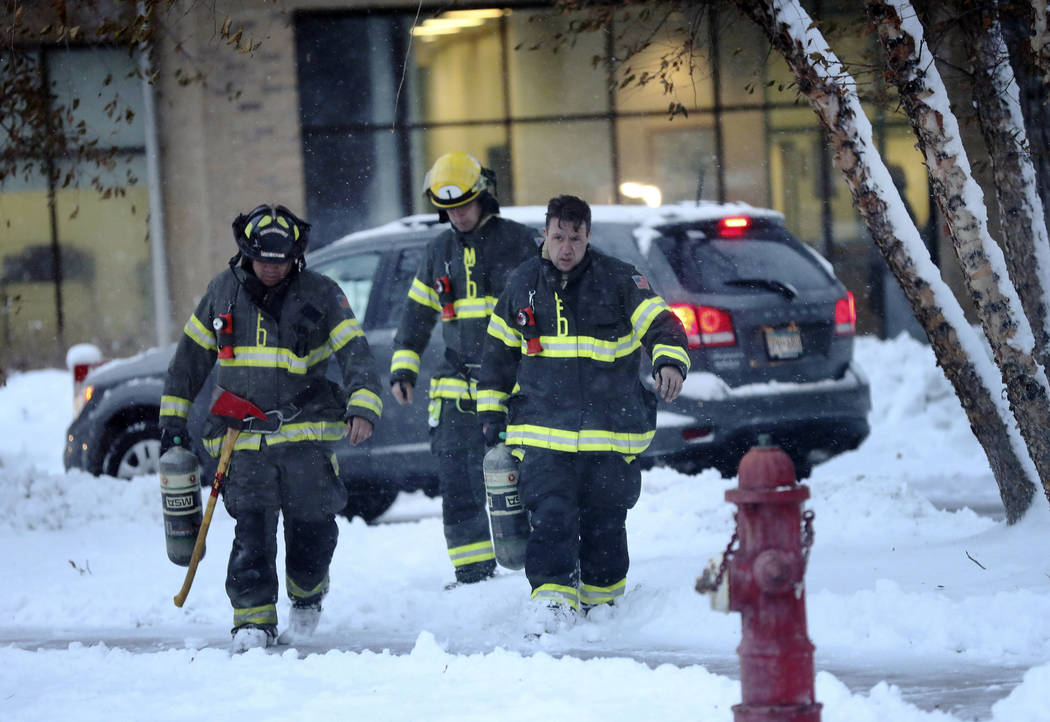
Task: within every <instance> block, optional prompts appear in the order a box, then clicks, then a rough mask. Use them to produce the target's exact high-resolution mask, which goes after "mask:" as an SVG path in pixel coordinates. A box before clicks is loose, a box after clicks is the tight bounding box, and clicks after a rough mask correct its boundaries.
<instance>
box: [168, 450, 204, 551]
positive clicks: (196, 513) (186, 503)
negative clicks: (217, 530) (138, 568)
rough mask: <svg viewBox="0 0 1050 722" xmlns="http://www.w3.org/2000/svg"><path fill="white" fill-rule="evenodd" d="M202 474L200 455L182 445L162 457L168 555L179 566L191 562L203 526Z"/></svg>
mask: <svg viewBox="0 0 1050 722" xmlns="http://www.w3.org/2000/svg"><path fill="white" fill-rule="evenodd" d="M200 476H201V475H200V465H199V464H198V463H197V457H196V456H195V455H194V454H193V453H192V452H190V451H188V450H186V449H184V448H182V447H181V446H173V447H171V448H170V449H168V450H167V451H166V452H164V455H163V456H161V457H160V496H161V500H162V501H163V502H164V543H165V546H167V549H168V559H170V560H171V561H172V562H174V563H175V564H178V565H179V566H180V567H186V566H189V564H190V556H192V554H193V545H194V544H195V543H196V541H197V532H198V531H199V530H200V528H201V519H202V516H203V515H202V512H201V485H200ZM203 556H204V551H203V549H202V550H201V557H202V558H203Z"/></svg>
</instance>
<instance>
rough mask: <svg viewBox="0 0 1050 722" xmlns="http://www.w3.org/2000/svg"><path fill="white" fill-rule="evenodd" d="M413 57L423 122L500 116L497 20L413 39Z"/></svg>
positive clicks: (500, 90) (501, 111) (499, 48)
mask: <svg viewBox="0 0 1050 722" xmlns="http://www.w3.org/2000/svg"><path fill="white" fill-rule="evenodd" d="M413 56H414V59H415V62H416V66H417V71H418V79H419V94H420V101H421V104H422V108H423V113H422V120H423V121H424V122H427V123H441V122H453V121H464V120H470V121H473V120H493V119H498V118H501V117H503V115H504V103H505V98H504V94H503V71H504V69H503V53H502V43H501V41H500V32H499V23H498V22H497V20H496V19H489V20H485V21H483V22H482V23H481V24H480V25H477V26H473V27H461V28H458V29H456V30H455V32H450V33H448V34H443V35H426V36H419V35H417V36H416V37H415V38H414V39H413Z"/></svg>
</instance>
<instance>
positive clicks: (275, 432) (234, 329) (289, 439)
mask: <svg viewBox="0 0 1050 722" xmlns="http://www.w3.org/2000/svg"><path fill="white" fill-rule="evenodd" d="M309 228H310V226H309V224H307V223H305V222H304V221H302V220H300V219H299V218H296V216H295V215H294V214H293V213H292V212H291V211H289V210H288V209H287V208H285V207H284V206H271V205H262V206H259V207H257V208H255V209H254V210H252V211H251V212H250V213H248V214H247V215H240V216H238V217H237V219H236V220H235V221H234V222H233V233H234V238H235V239H236V241H237V247H238V253H237V255H235V256H234V257H233V258H231V259H230V267H229V269H227V270H225V271H223V272H222V273H220V274H219V275H218V276H216V277H215V278H214V279H212V281H211V283H210V284H209V286H208V290H207V292H206V293H205V295H204V298H202V299H201V301H200V303H199V304H198V306H197V309H196V311H194V313H193V315H191V316H190V318H189V320H188V321H187V322H186V326H185V328H184V330H183V335H182V338H181V339H180V340H179V343H178V346H177V348H176V351H175V356H174V357H173V358H172V360H171V364H170V365H169V367H168V375H167V380H166V382H165V385H164V395H163V397H162V399H161V409H160V424H161V429H162V432H161V433H162V438H161V442H162V443H161V446H162V449H161V450H162V451H164V450H166V448H170V447H171V446H172V445H175V444H178V445H182V446H188V445H189V438H188V437H187V433H186V419H187V416H188V414H189V410H190V404H191V402H192V401H193V399H194V397H195V396H196V395H197V392H198V391H199V390H200V388H201V386H202V385H203V384H204V381H205V379H206V377H207V376H208V374H209V372H210V371H211V369H212V367H213V366H214V364H215V362H216V360H218V363H219V368H218V371H217V376H216V384H217V385H218V386H219V387H220V388H223V389H226V390H228V391H231V392H233V393H235V394H237V395H238V396H240V397H243V398H244V399H247V400H248V401H251V402H252V403H253V404H255V406H257V407H259V408H260V409H262V410H264V411H266V412H267V413H266V420H265V421H262V420H260V419H254V418H253V419H252V420H251V421H249V422H248V423H246V424H245V425H244V427H243V428H242V431H241V433H240V436H238V437H237V441H236V445H235V446H234V454H233V458H232V461H231V462H230V468H229V472H228V474H227V479H226V482H225V484H224V486H223V489H222V492H223V502H224V503H225V505H226V510H227V511H228V512H229V513H230V516H231V517H233V518H234V519H235V520H236V527H235V530H234V540H233V549H232V550H231V552H230V559H229V566H228V569H227V576H226V593H227V595H228V596H229V598H230V602H231V603H232V604H233V630H232V631H233V648H234V649H235V650H237V651H243V650H244V649H248V648H250V647H264V646H267V645H269V644H271V643H273V642H274V641H275V639H276V638H277V606H276V604H277V589H278V578H277V521H278V513H279V512H280V513H283V515H284V540H285V571H286V574H285V585H286V592H287V594H288V596H289V598H290V599H291V601H292V610H291V618H290V620H289V626H288V627H287V628H286V629H285V631H284V632H282V634H281V641H282V642H291V641H294V640H295V638H297V637H302V636H308V635H310V634H312V633H313V631H314V629H315V628H316V626H317V622H318V620H319V619H320V615H321V600H322V599H323V598H324V596H325V593H326V592H327V591H328V568H329V564H330V563H331V560H332V555H333V553H334V551H335V546H336V539H337V537H338V533H339V530H338V526H337V525H336V521H335V514H336V512H338V511H340V510H341V509H342V508H343V507H344V506H345V505H346V501H347V491H346V487H345V486H344V485H343V483H342V482H341V481H340V480H339V477H338V473H337V468H336V467H335V463H336V462H335V456H334V454H333V453H332V447H333V445H334V443H335V442H337V441H340V440H341V439H342V438H343V437H344V436H347V435H349V441H350V443H351V444H354V445H356V444H358V443H360V442H362V441H365V440H366V439H368V437H369V436H371V434H372V429H373V426H374V425H375V423H376V422H377V421H378V420H379V416H380V414H381V412H382V401H381V400H380V398H379V390H380V386H379V378H378V375H377V373H376V371H375V368H374V362H373V360H372V354H371V352H370V350H369V348H368V342H367V341H366V340H365V337H364V334H363V332H362V331H361V326H360V324H359V323H358V321H357V319H356V318H355V317H354V313H353V311H352V310H351V308H350V304H349V302H348V301H347V300H346V296H344V295H343V293H342V291H341V290H340V289H339V286H338V285H336V283H335V282H334V281H332V280H330V279H329V278H327V277H326V276H322V275H320V274H317V273H314V272H312V271H308V270H305V268H304V262H303V253H304V252H305V251H306V245H307V233H308V231H309ZM333 356H334V357H335V359H336V360H337V361H338V363H339V366H340V368H341V371H342V385H341V386H340V385H337V384H335V383H332V382H330V381H328V380H327V379H326V378H325V374H326V369H327V367H328V363H329V359H330V358H331V357H333ZM223 426H224V424H223V421H222V419H221V418H220V417H217V416H212V417H210V418H209V419H208V422H207V423H206V424H205V429H204V432H203V436H204V438H203V442H204V445H205V447H206V448H208V450H209V451H210V452H211V453H212V454H213V455H217V454H218V452H219V447H220V445H221V443H222V438H223V435H224V431H225V429H224V428H223Z"/></svg>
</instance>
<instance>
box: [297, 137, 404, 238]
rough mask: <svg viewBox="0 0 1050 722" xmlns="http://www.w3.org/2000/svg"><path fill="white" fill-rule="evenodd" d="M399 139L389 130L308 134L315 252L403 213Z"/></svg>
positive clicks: (305, 154) (306, 145) (306, 148)
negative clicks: (398, 149)
mask: <svg viewBox="0 0 1050 722" xmlns="http://www.w3.org/2000/svg"><path fill="white" fill-rule="evenodd" d="M397 139H398V136H397V135H396V134H393V133H391V132H390V131H389V130H382V131H368V130H355V131H349V130H346V131H342V132H340V131H332V132H330V133H322V132H316V131H315V132H312V133H303V138H302V143H303V169H304V174H305V177H306V178H307V180H308V183H307V194H306V208H307V216H306V217H307V219H308V220H309V221H310V224H311V226H312V228H311V231H310V247H311V248H320V247H321V246H323V245H326V244H328V243H331V242H332V241H334V240H337V239H339V238H341V237H343V236H345V235H346V234H347V233H350V232H352V231H356V230H360V229H362V228H368V227H370V226H373V225H376V224H378V223H381V222H386V221H388V220H391V219H392V218H395V217H398V216H400V215H401V214H402V212H401V208H402V203H403V199H402V197H401V188H400V178H399V167H400V166H399V163H398V161H397V158H398V157H399V156H398V153H397V150H396V143H397Z"/></svg>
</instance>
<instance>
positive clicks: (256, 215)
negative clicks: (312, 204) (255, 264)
mask: <svg viewBox="0 0 1050 722" xmlns="http://www.w3.org/2000/svg"><path fill="white" fill-rule="evenodd" d="M309 230H310V224H309V223H307V222H306V221H304V220H302V219H301V218H299V217H297V216H296V215H295V214H294V213H292V212H291V211H290V210H288V209H287V208H285V207H284V206H282V205H261V206H257V207H255V208H253V209H252V210H251V211H249V212H248V213H246V214H242V215H239V216H237V219H236V220H234V222H233V237H234V240H236V241H237V248H239V249H240V251H241V254H242V255H244V256H245V257H246V258H250V259H251V260H253V261H260V262H262V263H288V262H291V261H295V260H297V259H298V258H301V257H302V255H303V254H304V253H305V252H306V244H307V241H308V238H309Z"/></svg>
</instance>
